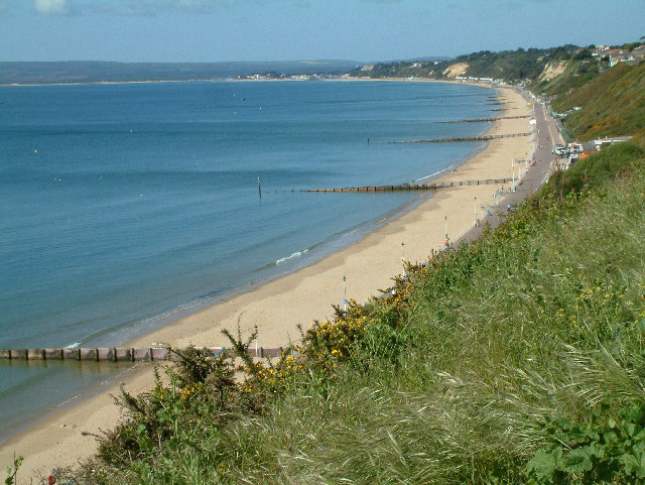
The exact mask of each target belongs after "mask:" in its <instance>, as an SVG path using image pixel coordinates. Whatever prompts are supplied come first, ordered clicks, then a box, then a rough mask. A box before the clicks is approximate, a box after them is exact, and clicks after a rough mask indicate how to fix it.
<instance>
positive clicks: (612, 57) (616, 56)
mask: <svg viewBox="0 0 645 485" xmlns="http://www.w3.org/2000/svg"><path fill="white" fill-rule="evenodd" d="M606 55H607V57H609V67H614V66H615V65H617V64H619V63H621V62H625V63H628V64H632V63H634V62H636V58H635V57H634V56H633V55H632V53H631V52H626V51H624V50H622V49H610V50H608V51H607V54H606Z"/></svg>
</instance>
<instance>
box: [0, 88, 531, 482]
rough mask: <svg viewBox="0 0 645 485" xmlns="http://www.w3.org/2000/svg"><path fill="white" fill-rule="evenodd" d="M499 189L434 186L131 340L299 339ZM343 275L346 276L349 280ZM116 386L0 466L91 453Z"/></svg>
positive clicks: (491, 146)
mask: <svg viewBox="0 0 645 485" xmlns="http://www.w3.org/2000/svg"><path fill="white" fill-rule="evenodd" d="M358 80H362V79H358ZM374 81H384V80H374ZM409 81H411V82H419V81H422V80H409ZM437 82H452V81H437ZM473 84H475V83H473ZM477 85H481V84H477ZM486 87H490V86H489V85H486ZM497 95H498V97H500V96H502V95H505V96H507V97H509V98H511V97H512V98H513V101H512V103H510V104H513V105H517V107H518V108H520V107H524V109H525V110H526V111H527V112H530V110H529V109H528V108H526V104H527V100H525V99H524V98H522V97H521V95H520V94H519V93H518V92H516V91H515V90H513V89H511V88H506V87H502V88H497ZM509 106H510V105H509ZM506 110H507V109H505V111H506ZM525 123H526V120H522V119H518V120H499V121H495V122H494V123H493V124H492V125H491V127H490V128H489V130H488V131H487V133H495V132H496V131H497V132H520V131H526V130H525ZM520 127H524V128H522V129H520ZM531 145H532V142H531V141H530V139H527V138H518V139H500V140H493V141H491V142H488V143H487V144H486V146H485V147H484V148H483V149H482V150H480V151H478V152H477V153H475V154H474V155H473V156H471V157H469V158H468V159H467V160H465V161H463V163H461V164H460V165H459V166H457V167H456V168H453V169H450V170H449V171H447V172H444V173H441V174H439V175H438V177H437V180H442V179H444V180H451V181H454V180H460V179H461V180H466V179H470V178H489V176H495V177H497V176H502V175H509V174H510V171H511V165H510V160H511V158H528V155H529V153H530V151H531V149H532V148H531ZM534 148H535V147H533V149H534ZM499 159H503V162H502V161H500V160H499ZM495 189H496V187H495V186H468V187H461V188H455V189H453V190H450V191H447V192H438V193H437V192H435V193H433V195H432V197H431V198H430V199H429V200H425V201H422V202H421V203H420V204H416V205H415V206H414V207H413V208H412V209H411V210H409V211H407V212H404V213H403V214H400V215H398V217H396V218H395V219H394V220H389V221H387V222H386V223H385V224H384V225H383V226H382V227H379V228H377V229H376V230H374V231H372V232H369V233H367V234H365V235H362V236H361V238H360V240H358V241H357V242H354V243H353V244H351V245H350V246H348V247H344V248H341V249H340V250H338V251H336V252H333V253H331V254H328V255H326V256H323V259H322V260H318V261H315V262H313V263H312V264H309V265H307V266H305V267H303V268H300V269H296V270H295V272H291V273H288V274H286V275H282V276H277V277H276V278H274V279H272V280H269V281H266V282H263V283H261V284H259V285H258V286H255V287H252V288H249V289H246V290H245V289H242V291H241V292H240V293H238V294H236V295H232V296H231V297H230V298H227V299H226V300H225V301H220V302H217V303H215V304H213V305H209V306H207V307H205V308H203V309H202V310H199V311H198V312H196V313H194V314H191V315H188V316H186V317H184V318H180V319H179V320H177V321H176V322H174V323H170V324H168V325H166V326H164V327H162V328H159V329H157V330H155V331H153V332H151V333H149V334H146V335H145V336H142V337H139V338H137V339H135V340H134V341H132V345H141V344H143V345H145V344H149V343H151V342H166V343H171V344H173V345H176V346H186V345H190V344H194V345H209V346H214V345H221V344H222V343H226V342H225V339H224V338H223V336H222V335H221V329H222V328H228V329H230V330H235V326H236V325H237V324H238V323H239V324H240V327H241V329H242V331H243V333H247V332H248V331H250V330H252V329H253V327H254V326H255V325H258V327H259V331H260V334H259V344H258V345H261V346H265V347H269V346H280V345H284V344H285V343H286V342H288V341H289V340H294V339H296V338H297V337H298V330H297V326H298V324H303V326H305V328H306V325H308V324H311V323H312V322H313V320H315V319H319V320H321V319H325V318H328V317H330V316H331V315H332V313H333V312H332V308H331V305H332V304H333V303H340V301H341V299H342V298H343V297H344V294H345V293H346V294H347V297H348V298H350V297H351V298H354V299H356V300H357V301H359V302H363V301H365V300H366V299H367V298H369V297H370V296H372V295H374V294H376V292H377V290H378V289H379V288H385V287H387V286H389V282H390V281H391V277H393V276H394V275H395V274H397V273H400V272H401V269H402V267H401V259H406V260H410V261H423V260H426V259H427V257H428V256H429V255H430V254H431V252H432V251H433V250H438V249H441V248H442V247H443V239H444V237H443V233H444V231H445V226H446V221H445V219H444V217H448V222H447V226H448V235H449V238H450V240H451V241H456V240H457V239H458V238H459V237H461V236H462V235H464V234H465V233H466V232H467V231H468V230H469V229H470V228H471V227H472V226H473V225H474V219H475V218H477V217H483V215H484V214H485V208H486V206H491V205H492V203H493V202H494V201H493V196H492V193H493V192H495ZM482 203H483V204H482ZM481 205H483V206H484V208H481V207H480V206H481ZM402 243H403V244H402ZM344 277H347V284H346V285H345V284H344V283H343V278H344ZM269 315H270V316H269ZM149 370H150V366H148V365H141V366H140V367H139V368H137V367H136V366H135V368H133V369H132V371H131V374H132V375H129V376H127V378H121V377H119V379H120V380H125V381H126V382H127V387H128V390H130V391H131V392H135V393H136V392H140V391H141V390H143V389H145V388H146V387H147V386H149V385H150V384H151V381H152V373H151V372H149ZM146 371H147V372H146ZM118 389H119V384H118V383H116V382H115V383H113V384H112V385H111V386H109V389H107V390H106V389H98V390H97V394H96V395H93V396H91V397H88V398H83V400H82V402H77V403H74V404H72V405H71V406H70V407H65V408H64V409H58V410H55V411H53V412H52V413H48V414H47V415H46V416H43V419H42V420H38V421H37V423H34V424H33V425H32V426H30V427H29V429H28V430H26V431H24V432H21V433H18V434H17V435H16V436H13V437H12V438H10V439H9V440H8V441H7V442H6V443H4V444H3V445H2V446H0V464H1V465H5V464H7V463H8V462H9V460H10V458H11V457H12V452H13V450H15V451H16V454H17V455H24V456H25V457H26V460H25V464H24V466H23V469H22V472H21V474H22V475H23V476H24V475H25V473H26V474H29V475H33V474H34V473H43V474H45V473H47V472H49V470H50V469H51V468H52V467H54V466H66V465H73V464H74V463H76V462H77V461H78V460H79V459H83V458H85V457H87V456H89V455H91V454H92V453H93V452H94V450H95V448H96V446H95V442H94V438H93V437H92V436H87V435H83V434H82V432H83V431H86V432H90V433H97V432H98V431H99V430H100V429H106V428H110V427H112V426H113V425H114V423H115V421H116V420H117V419H118V417H119V415H120V410H119V409H118V408H116V406H114V404H113V402H112V399H111V397H110V393H113V394H114V393H118ZM80 423H83V424H80Z"/></svg>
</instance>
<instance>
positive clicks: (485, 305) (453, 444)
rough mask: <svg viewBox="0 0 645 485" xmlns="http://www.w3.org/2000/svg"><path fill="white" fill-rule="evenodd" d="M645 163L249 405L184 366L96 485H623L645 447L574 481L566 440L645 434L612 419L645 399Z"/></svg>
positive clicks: (315, 357) (606, 157)
mask: <svg viewBox="0 0 645 485" xmlns="http://www.w3.org/2000/svg"><path fill="white" fill-rule="evenodd" d="M644 157H645V152H644V151H643V149H641V148H639V147H637V146H635V145H631V144H624V145H621V146H615V147H612V148H610V149H608V150H606V151H604V152H603V153H601V154H599V155H597V156H595V157H592V158H590V159H588V160H587V161H584V162H581V163H580V164H579V165H577V166H576V167H575V168H574V169H572V170H570V171H569V172H568V173H565V174H562V175H558V176H556V177H554V178H553V179H552V180H551V181H550V182H549V184H548V185H547V186H546V187H545V189H544V190H543V191H542V192H541V193H540V194H539V195H538V196H537V197H535V198H534V199H532V200H531V201H530V203H528V204H526V205H525V206H524V207H522V208H521V209H520V210H519V211H518V212H517V213H516V214H514V215H513V216H512V217H511V219H510V221H509V222H508V223H507V224H505V225H504V226H502V227H501V228H500V229H499V230H497V231H495V232H493V233H489V234H487V235H485V237H483V238H482V240H480V241H479V242H476V243H474V244H470V245H468V246H465V247H463V248H461V249H460V250H458V251H456V252H454V253H446V254H442V255H440V256H438V257H437V258H435V259H434V260H433V262H432V263H431V264H430V266H429V267H427V268H417V269H416V270H415V271H413V272H412V281H413V283H412V284H411V285H406V284H403V283H401V282H399V285H398V294H397V296H395V297H392V298H388V299H386V300H383V301H375V302H372V303H371V304H370V305H368V307H366V308H358V307H357V308H355V309H354V310H353V312H354V313H356V315H354V316H352V317H347V318H345V319H341V320H340V321H339V322H337V323H336V324H335V325H333V324H328V323H323V324H320V325H319V326H318V327H317V329H316V330H315V331H314V332H310V333H309V334H308V339H307V343H306V344H305V347H304V348H303V349H302V351H303V353H304V354H305V355H306V359H302V360H301V361H300V362H299V363H298V364H297V365H296V366H294V367H289V366H288V365H287V366H286V367H285V366H281V367H279V368H278V369H277V371H275V370H274V371H271V372H269V371H261V372H260V373H259V374H254V372H255V371H252V372H251V373H250V374H249V383H248V384H247V385H246V386H247V388H250V389H252V390H253V392H252V393H251V394H248V393H247V394H244V393H240V392H238V391H233V390H232V389H233V388H231V387H228V384H227V385H223V384H222V374H221V373H220V372H219V371H215V370H214V369H215V367H212V366H211V368H210V370H209V372H205V373H203V372H201V371H199V372H196V371H195V369H203V366H202V367H200V366H192V365H191V366H186V368H185V369H183V370H182V372H183V373H184V374H190V375H189V376H186V375H184V376H183V377H181V378H179V379H175V386H160V387H159V388H158V389H157V390H155V391H154V392H153V393H152V394H151V395H149V396H147V397H146V398H145V399H143V400H141V401H139V402H138V403H134V404H133V403H130V406H129V407H130V409H131V416H132V417H133V419H132V420H131V421H130V422H128V423H126V425H125V426H123V427H122V428H121V429H120V430H119V432H118V433H117V434H116V435H112V436H110V437H109V439H108V440H107V441H106V442H105V443H104V445H103V447H102V454H101V458H102V461H100V462H98V463H94V464H92V465H91V466H89V467H86V468H85V470H84V473H85V478H86V479H87V481H88V482H89V483H97V482H98V483H101V482H103V483H115V480H116V481H117V482H119V483H253V484H256V483H299V484H300V483H465V482H468V481H471V482H474V483H528V482H529V481H530V480H532V479H537V478H539V477H542V478H541V479H540V480H539V481H536V482H535V483H549V482H548V481H546V479H545V478H544V477H547V476H552V477H555V478H558V476H559V475H558V474H560V475H562V476H563V477H565V478H566V479H567V483H568V480H573V479H575V478H581V477H582V478H585V477H586V481H581V482H580V483H599V482H600V478H601V477H600V478H599V476H597V475H593V474H594V473H597V472H598V471H599V470H609V472H611V473H613V472H614V471H615V469H618V470H619V471H618V472H616V473H619V474H620V473H622V474H623V475H616V476H618V477H619V478H616V480H614V481H613V482H610V480H611V478H612V477H611V476H609V477H608V481H607V483H621V482H620V479H625V478H626V477H627V476H628V475H625V473H627V472H626V471H625V469H624V466H623V465H622V462H620V459H621V458H620V457H622V456H623V455H625V456H627V455H629V454H630V453H631V454H632V455H634V456H636V458H634V460H638V459H641V458H642V459H645V456H642V455H641V456H640V458H639V455H638V453H639V452H638V450H636V449H635V448H634V449H632V448H633V447H632V448H629V447H628V448H629V449H627V450H626V451H625V450H623V449H622V448H620V449H619V451H618V452H617V451H616V450H614V449H613V448H612V450H605V449H604V448H603V453H604V456H605V458H603V459H601V458H598V457H596V458H594V457H592V458H588V460H587V461H588V462H589V463H587V462H584V463H582V464H580V465H579V468H580V470H578V471H577V472H575V471H570V472H567V471H566V470H567V468H566V467H567V466H569V465H571V463H573V465H571V466H572V467H573V469H574V470H577V469H576V468H575V466H577V464H578V461H576V456H573V457H572V453H573V452H572V451H571V450H570V449H568V448H566V447H562V446H561V445H560V442H559V441H558V440H563V441H565V442H567V443H570V444H573V443H579V442H580V440H582V439H583V438H580V436H579V435H580V433H579V432H576V433H577V434H575V436H573V437H572V436H569V434H571V433H572V431H571V429H586V428H585V426H587V427H588V426H591V428H590V429H592V430H593V433H596V434H597V431H598V430H604V432H610V431H611V432H612V433H618V434H619V435H620V436H622V435H621V434H620V433H623V434H625V433H627V432H628V431H625V429H627V428H629V426H631V428H629V429H632V430H633V429H634V427H635V426H636V425H635V424H634V423H633V422H634V421H635V422H636V423H637V424H639V425H641V426H642V425H643V424H645V422H643V421H642V417H641V416H640V415H638V416H637V417H636V418H630V419H631V421H629V422H628V423H627V424H626V425H625V426H622V425H619V426H618V428H620V429H618V430H615V429H614V428H616V426H614V428H611V426H610V425H608V424H607V423H608V422H609V421H608V419H609V418H610V417H611V419H613V420H614V421H615V422H617V423H623V422H624V419H623V421H621V417H620V416H621V413H623V414H624V410H625V409H629V406H630V405H633V404H634V403H639V402H642V398H643V393H644V392H645V362H644V359H643V330H644V329H643V318H645V313H644V312H643V288H644V285H645V280H644V278H643V276H644V275H643V267H644V266H643V258H644V257H645V254H644V251H643V247H642V241H643V239H644V238H645V220H644V215H645V211H644V210H643V209H644V207H643V197H642V195H643V192H644V191H645V175H644V172H643V170H642V169H643V161H644ZM579 191H581V192H579ZM357 322H358V323H357ZM187 369H188V370H187ZM285 369H287V370H286V371H285ZM229 376H230V374H229ZM276 382H277V383H278V385H277V386H276ZM220 395H221V396H222V400H221V402H220V401H218V396H220ZM250 395H251V396H253V397H254V398H255V401H253V405H252V406H250V405H249V401H244V400H245V399H248V397H249V396H250ZM245 396H246V397H245ZM245 402H246V404H244V403H245ZM240 403H242V404H240ZM594 410H595V414H594ZM599 410H601V411H599ZM593 416H596V417H595V418H593ZM599 419H600V421H602V422H601V423H600V424H598V423H596V421H598V420H599ZM592 420H595V421H592ZM614 421H612V423H613V422H614ZM590 423H591V424H590ZM594 423H595V424H594ZM621 426H622V427H621ZM610 428H611V429H610ZM623 428H625V429H623ZM558 433H559V434H558ZM567 433H569V434H567ZM593 433H592V434H593ZM562 434H564V437H562V436H560V435H562ZM641 435H642V436H640V438H638V440H640V441H638V440H636V439H634V440H633V441H634V442H639V443H640V445H639V446H642V447H643V448H645V433H641ZM555 436H558V440H556V439H555ZM601 436H605V435H604V434H602V433H601ZM585 439H586V438H585ZM593 439H594V438H589V440H593ZM603 439H604V438H603ZM575 440H578V441H575ZM596 441H597V440H596ZM621 443H623V444H624V440H623V441H621ZM594 446H595V445H594ZM598 446H601V445H598ZM602 446H605V445H602ZM621 446H622V445H621ZM630 446H631V445H630ZM573 448H574V449H577V450H578V453H580V450H581V449H582V447H581V446H578V447H577V448H576V446H575V445H574V446H573ZM587 448H588V447H587ZM623 448H624V446H623ZM585 449H586V448H585ZM641 453H645V449H641ZM552 455H553V456H560V458H559V460H560V462H559V465H556V464H555V463H556V462H555V461H554V460H555V459H551V458H552ZM545 457H546V458H545ZM549 457H551V458H549ZM531 460H532V461H531ZM549 460H551V461H553V463H554V465H553V467H552V468H553V470H551V472H552V473H551V472H550V471H549V470H550V468H549V463H551V461H549ZM567 460H568V461H567ZM594 460H595V461H594ZM603 460H604V461H603ZM612 460H613V461H612ZM545 463H546V465H545ZM616 463H618V465H616ZM589 464H590V465H589ZM587 465H589V466H587ZM557 466H560V467H561V468H563V470H565V471H561V472H557V471H554V470H555V468H556V467H557ZM589 470H591V471H589ZM549 473H551V475H549ZM629 473H632V472H629ZM634 473H636V472H634ZM642 473H644V474H645V470H643V471H642ZM631 476H632V478H633V477H635V476H636V475H633V474H632V475H631ZM644 476H645V475H644ZM614 478H615V477H614ZM554 483H555V482H554Z"/></svg>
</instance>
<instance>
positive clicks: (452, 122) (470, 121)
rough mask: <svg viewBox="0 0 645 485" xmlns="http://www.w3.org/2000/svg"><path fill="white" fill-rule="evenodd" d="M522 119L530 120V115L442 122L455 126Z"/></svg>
mask: <svg viewBox="0 0 645 485" xmlns="http://www.w3.org/2000/svg"><path fill="white" fill-rule="evenodd" d="M521 118H530V116H529V115H517V116H498V117H493V118H466V119H463V120H450V121H440V123H444V124H455V123H482V122H485V121H500V120H517V119H521Z"/></svg>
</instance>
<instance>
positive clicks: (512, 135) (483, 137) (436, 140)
mask: <svg viewBox="0 0 645 485" xmlns="http://www.w3.org/2000/svg"><path fill="white" fill-rule="evenodd" d="M532 134H533V133H532V132H530V131H526V132H521V133H500V134H495V135H480V136H450V137H447V138H430V139H428V140H395V141H391V142H389V143H390V144H415V143H455V142H469V141H490V140H498V139H500V138H517V137H520V136H531V135H532Z"/></svg>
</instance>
